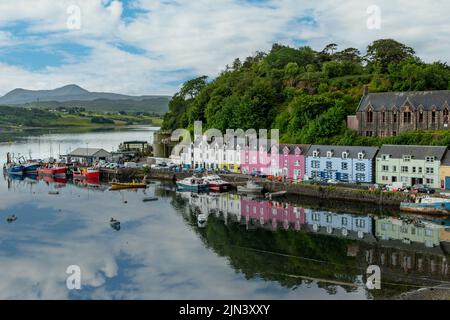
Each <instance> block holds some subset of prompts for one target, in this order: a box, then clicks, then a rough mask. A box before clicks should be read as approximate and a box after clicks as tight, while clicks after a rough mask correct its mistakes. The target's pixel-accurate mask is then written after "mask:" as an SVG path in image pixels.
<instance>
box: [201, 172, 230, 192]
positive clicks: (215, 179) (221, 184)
mask: <svg viewBox="0 0 450 320" xmlns="http://www.w3.org/2000/svg"><path fill="white" fill-rule="evenodd" d="M205 181H206V182H207V183H208V184H209V189H210V190H211V191H213V192H222V191H227V190H228V189H229V188H230V184H229V183H228V182H226V181H223V180H222V178H220V177H219V176H217V175H210V176H206V177H205Z"/></svg>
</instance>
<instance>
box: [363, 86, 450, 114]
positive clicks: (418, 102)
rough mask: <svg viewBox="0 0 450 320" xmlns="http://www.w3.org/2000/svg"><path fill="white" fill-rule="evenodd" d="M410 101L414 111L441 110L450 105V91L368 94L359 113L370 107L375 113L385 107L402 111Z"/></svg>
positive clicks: (388, 109) (364, 97)
mask: <svg viewBox="0 0 450 320" xmlns="http://www.w3.org/2000/svg"><path fill="white" fill-rule="evenodd" d="M408 101H409V103H410V104H411V106H412V108H413V109H416V108H419V107H420V106H422V107H423V109H424V110H426V111H430V110H432V109H433V107H436V109H437V110H441V109H443V108H444V106H445V105H447V106H448V103H450V90H439V91H410V92H379V93H368V94H367V95H365V96H363V97H362V99H361V102H360V104H359V106H358V110H357V112H364V111H366V110H367V108H368V107H369V106H372V108H373V110H374V111H381V110H382V109H383V107H384V108H385V109H386V110H387V111H390V110H392V109H393V108H394V107H397V109H400V108H401V107H403V106H404V105H405V103H406V102H408Z"/></svg>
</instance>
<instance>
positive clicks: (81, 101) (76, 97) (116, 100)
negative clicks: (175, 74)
mask: <svg viewBox="0 0 450 320" xmlns="http://www.w3.org/2000/svg"><path fill="white" fill-rule="evenodd" d="M169 100H170V97H169V96H127V95H122V94H117V93H106V92H90V91H88V90H86V89H83V88H81V87H79V86H77V85H74V84H71V85H67V86H64V87H61V88H57V89H54V90H26V89H14V90H12V91H10V92H8V93H7V94H5V95H4V96H3V97H1V98H0V105H9V106H14V105H16V106H17V105H26V106H33V105H36V106H38V107H45V106H59V105H61V104H63V105H65V106H68V105H69V106H70V105H71V102H73V103H76V105H77V106H85V107H87V108H89V109H92V110H95V104H96V101H98V102H99V105H100V104H101V105H102V106H105V105H106V106H110V107H112V109H111V110H102V111H116V110H118V109H120V107H121V105H123V106H124V111H147V112H157V113H165V112H167V110H168V104H169ZM125 107H131V108H132V109H133V110H127V109H126V108H125ZM101 109H103V108H101ZM136 109H138V110H136Z"/></svg>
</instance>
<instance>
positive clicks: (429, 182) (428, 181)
mask: <svg viewBox="0 0 450 320" xmlns="http://www.w3.org/2000/svg"><path fill="white" fill-rule="evenodd" d="M426 182H427V184H434V179H426Z"/></svg>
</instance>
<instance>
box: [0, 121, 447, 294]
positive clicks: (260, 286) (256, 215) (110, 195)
mask: <svg viewBox="0 0 450 320" xmlns="http://www.w3.org/2000/svg"><path fill="white" fill-rule="evenodd" d="M151 135H152V134H151V131H150V129H145V128H135V129H133V130H127V131H120V132H119V131H117V132H116V131H112V132H103V133H102V132H96V133H86V134H57V135H51V134H49V135H45V136H41V137H30V138H29V139H26V140H25V141H22V142H19V143H14V144H4V145H0V157H1V159H6V152H11V153H15V154H16V155H17V154H19V153H20V154H23V155H27V154H28V153H29V150H31V152H32V156H33V157H35V158H44V157H48V156H49V155H50V153H51V151H52V153H53V155H54V156H56V155H57V154H58V153H59V150H61V153H66V152H67V151H69V150H73V149H74V148H76V147H85V146H86V143H88V144H89V147H102V148H105V149H107V150H112V149H113V148H114V149H117V147H118V145H119V143H120V142H122V141H124V140H149V141H151V139H152V137H151ZM3 161H4V160H3ZM3 161H2V162H3ZM54 190H58V191H59V192H60V194H59V195H49V191H54ZM153 195H156V196H157V197H159V201H157V202H150V203H144V202H143V201H142V199H143V198H144V197H145V196H153ZM297 200H298V199H297ZM321 205H322V204H318V203H315V202H314V200H308V201H306V200H305V201H303V200H299V201H287V200H280V202H275V201H273V202H267V201H264V200H262V199H252V198H243V197H239V196H237V195H233V194H222V195H200V196H197V195H192V194H189V193H177V192H176V191H175V188H174V185H172V184H170V183H162V182H158V181H155V182H154V183H153V184H151V185H150V186H149V188H148V189H147V190H146V191H145V192H144V191H142V190H141V191H120V192H111V191H108V190H107V186H100V187H98V186H97V187H95V188H93V187H89V186H83V185H74V184H73V183H72V182H70V181H68V182H65V181H56V182H55V181H50V180H47V181H42V180H39V181H38V180H35V179H33V178H25V179H23V180H14V179H11V178H10V177H7V176H5V177H3V176H2V177H0V277H1V281H0V298H1V299H12V298H20V299H373V298H390V297H394V296H396V295H398V294H400V293H402V292H407V291H409V290H414V289H416V286H422V285H436V284H439V283H440V282H441V281H445V282H447V281H449V280H450V279H449V273H448V270H447V269H446V265H447V262H446V261H447V260H448V254H446V253H445V252H444V250H443V248H442V247H441V246H440V245H435V246H432V247H427V246H425V245H424V244H418V243H413V244H407V243H404V242H402V241H393V240H390V241H387V240H383V239H381V238H380V237H377V233H376V232H377V230H376V225H377V223H376V219H381V217H380V216H379V215H378V210H377V209H370V208H369V209H364V212H360V211H362V210H359V209H354V208H348V209H347V208H344V207H339V208H338V209H331V211H330V209H329V208H328V209H327V210H325V209H323V208H321ZM371 210H375V211H374V212H371ZM12 214H15V215H16V216H17V217H18V219H17V221H15V222H14V223H7V221H6V218H7V217H8V216H9V215H12ZM199 214H207V217H208V218H207V221H199V219H198V215H199ZM112 217H113V218H115V219H117V220H119V221H120V222H121V230H120V231H116V230H114V229H113V228H111V226H110V223H109V221H110V219H111V218H112ZM343 219H346V220H345V221H346V222H347V221H350V223H348V227H347V228H343V227H342V223H343V221H344V220H343ZM338 222H339V223H338ZM435 223H436V225H437V224H440V223H446V221H436V222H435ZM371 264H378V265H380V266H381V269H382V290H377V291H371V290H367V289H366V287H365V285H364V283H365V274H366V269H367V266H369V265H371ZM71 265H78V266H79V267H80V268H81V272H82V280H81V282H82V288H81V290H68V289H67V287H66V279H67V276H68V275H67V274H66V269H67V267H68V266H71Z"/></svg>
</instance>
